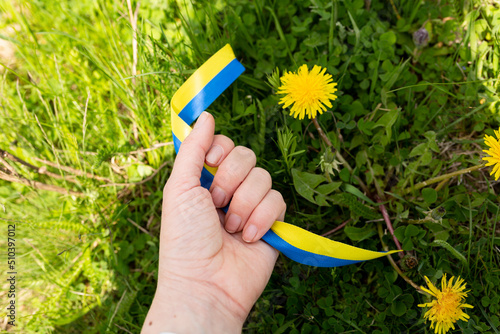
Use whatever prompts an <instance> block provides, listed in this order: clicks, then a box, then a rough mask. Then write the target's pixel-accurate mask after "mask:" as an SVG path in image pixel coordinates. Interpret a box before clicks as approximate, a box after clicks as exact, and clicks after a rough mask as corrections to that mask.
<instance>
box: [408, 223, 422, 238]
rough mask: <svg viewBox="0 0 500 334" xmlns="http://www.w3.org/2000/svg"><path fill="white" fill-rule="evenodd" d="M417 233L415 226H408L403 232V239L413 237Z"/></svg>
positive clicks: (417, 229)
mask: <svg viewBox="0 0 500 334" xmlns="http://www.w3.org/2000/svg"><path fill="white" fill-rule="evenodd" d="M419 231H420V230H419V228H418V227H416V226H415V225H408V226H407V227H406V230H405V237H415V236H417V235H418V232H419Z"/></svg>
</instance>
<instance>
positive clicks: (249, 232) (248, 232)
mask: <svg viewBox="0 0 500 334" xmlns="http://www.w3.org/2000/svg"><path fill="white" fill-rule="evenodd" d="M257 232H258V230H257V226H255V225H250V226H247V228H246V229H245V231H243V240H244V241H246V242H252V241H253V239H254V238H255V236H256V235H257Z"/></svg>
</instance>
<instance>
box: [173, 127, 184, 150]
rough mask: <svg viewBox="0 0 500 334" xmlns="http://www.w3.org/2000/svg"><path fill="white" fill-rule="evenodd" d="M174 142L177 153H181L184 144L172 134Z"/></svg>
mask: <svg viewBox="0 0 500 334" xmlns="http://www.w3.org/2000/svg"><path fill="white" fill-rule="evenodd" d="M172 140H173V142H174V148H175V153H179V148H180V147H181V144H182V142H181V141H180V140H179V138H177V137H176V136H175V134H174V133H173V132H172Z"/></svg>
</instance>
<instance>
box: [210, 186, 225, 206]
mask: <svg viewBox="0 0 500 334" xmlns="http://www.w3.org/2000/svg"><path fill="white" fill-rule="evenodd" d="M212 200H213V202H214V205H215V207H217V208H220V207H222V205H223V204H224V201H225V200H226V193H225V191H224V190H222V189H221V188H219V187H217V186H216V187H214V189H212Z"/></svg>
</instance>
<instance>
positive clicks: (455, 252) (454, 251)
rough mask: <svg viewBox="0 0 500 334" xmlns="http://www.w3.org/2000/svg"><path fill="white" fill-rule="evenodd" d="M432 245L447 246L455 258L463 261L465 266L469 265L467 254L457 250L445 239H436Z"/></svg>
mask: <svg viewBox="0 0 500 334" xmlns="http://www.w3.org/2000/svg"><path fill="white" fill-rule="evenodd" d="M430 245H432V246H440V247H443V248H445V249H446V250H447V251H449V252H450V253H451V254H452V255H453V256H454V257H455V258H457V259H458V260H459V261H460V262H462V264H463V265H464V266H465V267H469V263H468V262H467V259H466V258H465V256H463V255H462V253H460V252H459V251H457V250H456V249H455V248H454V247H453V246H452V245H450V244H449V243H447V242H446V241H443V240H437V239H436V240H434V241H433V242H431V243H430Z"/></svg>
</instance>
